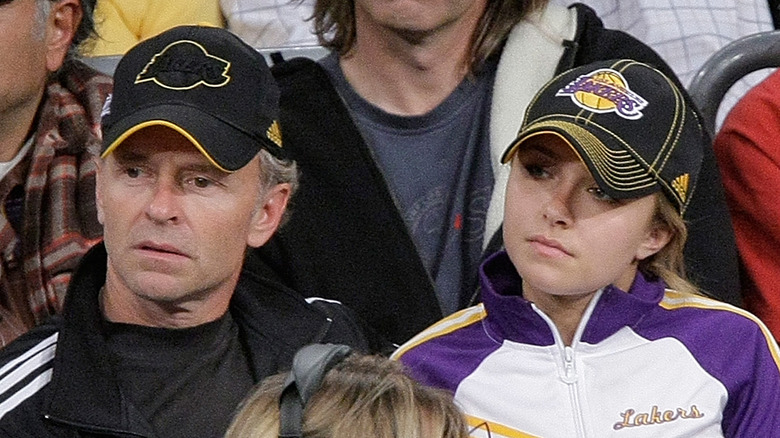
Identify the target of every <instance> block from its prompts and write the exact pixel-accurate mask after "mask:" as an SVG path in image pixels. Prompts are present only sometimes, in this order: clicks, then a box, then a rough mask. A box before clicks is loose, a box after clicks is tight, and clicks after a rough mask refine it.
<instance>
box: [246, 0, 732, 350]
mask: <svg viewBox="0 0 780 438" xmlns="http://www.w3.org/2000/svg"><path fill="white" fill-rule="evenodd" d="M312 20H313V24H314V28H315V29H316V32H317V34H318V37H319V41H320V43H321V44H322V45H323V46H325V47H326V48H328V49H329V50H330V53H329V54H328V55H327V56H325V57H324V58H323V59H320V60H318V61H313V60H309V59H291V60H288V62H284V63H281V64H277V65H276V66H275V67H274V76H275V77H276V78H277V80H278V82H279V84H280V88H281V93H282V94H281V100H280V104H281V106H282V120H281V125H282V127H283V128H284V131H285V139H286V140H285V141H286V143H285V149H286V150H287V151H288V152H289V153H290V155H291V156H292V157H293V158H295V160H296V162H297V163H298V164H299V166H300V169H301V173H302V174H303V175H304V176H303V179H304V181H303V183H302V184H301V189H300V191H299V192H298V194H297V197H296V200H295V205H296V212H297V214H295V215H294V216H293V217H292V219H291V220H290V222H289V223H288V225H287V227H286V229H285V230H283V231H282V232H281V233H279V234H278V235H277V236H275V237H274V239H273V240H272V241H271V242H270V245H269V246H266V247H264V248H261V249H259V250H257V252H258V253H259V254H260V255H261V256H262V259H263V260H264V261H266V263H267V265H268V266H269V269H272V270H273V271H274V272H276V273H277V274H278V275H279V277H280V278H281V279H282V280H283V281H284V282H286V283H287V284H289V285H290V286H292V287H293V288H295V289H298V290H304V291H307V293H309V294H311V295H314V296H321V297H325V298H329V299H334V300H337V301H340V302H342V303H344V304H346V305H347V306H349V307H350V308H352V309H354V310H355V312H356V313H357V314H358V315H360V316H361V317H362V318H363V319H364V320H365V321H367V322H368V323H369V324H370V325H371V326H372V327H373V328H374V329H375V330H376V331H377V332H379V334H381V335H383V336H385V337H386V338H387V339H388V340H390V341H392V342H394V343H402V342H405V341H406V340H408V339H409V338H410V337H411V336H413V335H414V334H416V333H418V332H419V331H420V330H422V329H424V328H425V327H427V326H428V325H430V324H432V323H433V322H435V321H436V320H438V319H440V318H441V317H442V316H446V315H449V314H452V313H453V312H455V311H457V310H459V309H462V308H464V307H466V306H468V305H470V304H471V303H472V302H473V300H474V298H475V296H476V290H477V283H478V279H477V277H478V275H477V272H478V267H479V264H480V262H481V261H482V260H484V257H486V256H487V255H489V254H491V253H492V252H494V251H495V250H496V249H498V248H500V247H501V246H502V234H501V232H500V228H501V223H502V213H503V205H504V203H503V200H504V189H505V187H506V180H507V177H508V175H509V166H505V165H503V164H502V163H500V161H499V158H500V156H501V152H502V151H503V148H504V146H505V145H506V144H507V143H509V141H511V139H513V138H514V136H515V135H516V134H517V130H518V128H519V127H520V125H521V123H522V118H521V117H518V115H521V114H523V112H524V110H525V108H526V106H527V105H528V103H529V102H530V101H531V98H532V97H533V95H534V93H535V92H536V91H537V90H538V89H539V88H540V87H541V86H542V85H544V83H545V82H546V81H548V80H549V79H550V78H552V77H553V76H555V75H556V74H558V73H560V72H562V71H564V70H566V69H568V68H571V67H573V66H577V65H582V64H586V63H588V62H592V61H596V60H603V59H611V58H631V59H636V60H638V61H642V62H645V63H648V64H650V65H653V66H656V67H657V68H659V69H660V70H662V71H664V72H665V73H667V74H668V76H669V77H670V78H672V79H673V80H675V81H676V79H674V78H675V76H674V74H673V73H672V72H671V69H670V68H669V67H668V66H667V65H666V63H665V62H664V61H663V60H662V59H661V58H660V57H658V55H656V54H655V53H654V52H653V51H652V50H651V49H650V48H649V47H648V46H646V45H645V44H643V43H641V42H640V41H638V40H636V39H634V38H633V37H630V36H629V35H627V34H625V33H623V32H618V31H614V30H609V29H605V28H604V27H603V26H602V24H601V21H600V20H599V18H598V17H597V15H596V14H595V13H594V12H593V11H592V10H591V9H589V8H588V7H586V6H584V5H581V4H580V5H575V6H573V7H572V8H569V9H567V8H565V7H562V6H559V5H556V4H548V2H547V1H546V0H522V1H519V0H490V1H488V0H430V1H402V0H399V1H378V0H318V1H317V2H316V3H315V5H314V15H313V19H312ZM714 163H715V159H714V156H713V154H712V150H711V147H709V146H707V149H706V150H705V159H704V165H703V167H702V169H703V170H702V179H701V180H702V185H701V187H700V192H701V193H700V194H701V195H702V196H701V197H699V198H695V199H694V201H693V203H692V204H691V206H690V209H689V217H690V218H691V221H692V222H691V223H692V225H691V227H690V230H689V231H690V233H689V234H690V239H689V242H688V243H687V244H686V253H685V254H686V259H687V260H688V261H689V267H690V268H691V274H692V276H693V278H694V279H696V280H697V281H698V282H699V285H700V286H701V287H702V288H703V289H705V290H707V291H709V292H711V293H712V294H714V295H715V296H718V297H720V298H722V299H724V300H728V299H733V298H734V296H736V295H738V293H737V292H738V288H737V275H738V269H737V255H736V246H735V244H734V236H733V231H732V229H731V224H730V221H729V215H728V211H727V207H726V203H725V199H724V198H723V193H722V191H721V190H720V184H721V183H720V180H719V175H718V173H717V168H716V167H715V165H714ZM713 242H715V243H713ZM713 246H717V248H718V251H713V250H712V248H713Z"/></svg>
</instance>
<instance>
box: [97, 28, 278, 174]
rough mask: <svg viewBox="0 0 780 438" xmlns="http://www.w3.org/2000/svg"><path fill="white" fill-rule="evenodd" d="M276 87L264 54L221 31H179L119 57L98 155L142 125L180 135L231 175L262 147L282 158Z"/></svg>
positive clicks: (107, 150) (173, 31) (166, 33)
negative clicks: (156, 126)
mask: <svg viewBox="0 0 780 438" xmlns="http://www.w3.org/2000/svg"><path fill="white" fill-rule="evenodd" d="M278 119H279V89H278V88H277V86H276V82H275V81H274V79H273V77H272V76H271V72H270V70H269V68H268V65H267V64H266V62H265V59H264V58H263V56H262V55H261V54H260V53H258V52H257V51H256V50H255V49H253V48H252V47H251V46H249V45H247V44H246V43H244V42H243V41H241V39H239V38H238V37H236V36H235V35H233V34H232V33H230V32H229V31H227V30H225V29H220V28H215V27H205V26H179V27H175V28H173V29H170V30H168V31H165V32H163V33H161V34H159V35H157V36H155V37H153V38H150V39H148V40H145V41H143V42H141V43H139V44H137V45H136V46H134V47H133V48H132V49H130V51H128V52H127V54H125V56H124V57H122V59H121V60H120V61H119V64H118V65H117V68H116V71H115V73H114V90H113V93H112V94H111V95H110V96H109V97H108V99H107V100H106V104H105V106H104V107H103V114H102V124H103V153H102V155H101V156H102V157H106V156H107V155H108V154H110V153H111V152H112V151H113V150H114V149H115V148H116V147H117V146H118V145H120V144H121V143H122V142H123V141H124V140H125V139H126V138H128V137H129V136H130V135H132V134H133V133H135V132H138V131H139V130H141V129H143V128H145V127H148V126H155V125H161V126H167V127H169V128H171V129H174V130H176V131H178V132H179V133H180V134H182V135H183V136H185V137H186V138H187V139H188V140H190V141H191V142H192V144H193V145H195V147H197V148H198V149H199V150H200V151H201V152H202V153H203V154H204V155H205V156H206V157H207V158H208V159H209V161H211V162H212V164H214V165H215V166H216V167H218V168H219V169H222V170H224V171H226V172H232V171H235V170H238V169H240V168H241V167H243V166H244V165H246V164H247V163H248V162H249V161H250V160H251V159H252V158H253V157H254V156H255V155H257V153H258V152H259V151H260V149H261V148H263V149H266V150H267V151H269V152H271V153H272V154H273V155H274V156H277V157H282V158H283V157H284V154H283V153H282V137H281V130H280V128H279V123H278Z"/></svg>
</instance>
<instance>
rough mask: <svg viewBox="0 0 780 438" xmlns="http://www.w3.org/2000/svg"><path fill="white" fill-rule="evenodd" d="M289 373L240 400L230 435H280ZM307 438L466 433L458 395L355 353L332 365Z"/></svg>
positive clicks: (307, 422) (313, 405) (444, 437)
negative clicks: (282, 396) (281, 399)
mask: <svg viewBox="0 0 780 438" xmlns="http://www.w3.org/2000/svg"><path fill="white" fill-rule="evenodd" d="M285 377H286V375H284V374H278V375H275V376H272V377H269V378H268V379H266V380H264V381H263V382H262V383H261V384H260V385H259V386H258V387H257V388H256V389H255V390H254V392H252V394H250V395H249V396H248V397H247V399H246V400H244V402H243V403H242V405H241V406H240V409H239V412H238V413H237V414H236V417H235V418H234V420H233V423H232V424H231V425H230V428H229V429H228V431H227V433H226V435H225V438H276V437H277V436H278V434H279V396H280V393H281V391H282V387H283V385H284V381H285ZM303 436H304V437H306V438H365V437H375V438H466V437H468V432H467V430H466V423H465V420H464V419H463V417H462V414H461V413H460V411H459V410H458V409H457V407H456V406H455V404H454V403H453V401H452V396H451V395H450V394H449V393H447V392H445V391H442V390H439V389H434V388H429V387H425V386H422V385H420V384H418V383H417V382H415V381H414V380H412V379H411V378H410V377H409V376H407V375H406V374H405V373H404V371H403V369H402V365H401V364H400V363H398V362H393V361H390V360H388V359H386V358H382V357H378V356H361V355H357V354H353V355H351V356H349V357H347V358H346V359H344V361H343V362H341V363H339V364H338V365H336V366H335V367H334V368H333V369H332V370H330V371H329V372H328V373H327V374H326V375H325V378H324V379H323V382H322V385H321V386H320V388H319V390H317V392H316V393H315V394H314V396H313V397H312V398H311V400H310V401H309V403H308V404H307V405H306V407H305V409H304V412H303Z"/></svg>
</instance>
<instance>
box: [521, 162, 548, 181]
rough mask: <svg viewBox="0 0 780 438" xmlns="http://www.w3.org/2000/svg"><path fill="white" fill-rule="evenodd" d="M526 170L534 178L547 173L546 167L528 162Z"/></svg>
mask: <svg viewBox="0 0 780 438" xmlns="http://www.w3.org/2000/svg"><path fill="white" fill-rule="evenodd" d="M525 171H526V172H528V174H529V175H531V176H532V177H534V178H541V177H544V176H546V175H547V171H546V170H545V169H544V167H542V166H539V165H537V164H526V166H525Z"/></svg>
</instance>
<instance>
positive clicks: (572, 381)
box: [533, 289, 603, 438]
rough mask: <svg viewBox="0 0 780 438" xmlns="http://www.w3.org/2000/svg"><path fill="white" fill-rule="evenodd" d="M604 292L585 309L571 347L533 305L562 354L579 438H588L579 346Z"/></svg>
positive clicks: (563, 373) (562, 372)
mask: <svg viewBox="0 0 780 438" xmlns="http://www.w3.org/2000/svg"><path fill="white" fill-rule="evenodd" d="M602 292H603V289H600V290H598V291H597V292H596V293H595V294H594V295H593V298H592V299H591V300H590V303H589V304H588V307H587V308H586V309H585V313H583V315H582V319H581V320H580V323H579V325H578V326H577V331H576V332H575V333H574V338H573V339H572V343H571V346H568V345H566V344H564V342H563V338H561V332H560V331H559V330H558V327H556V326H555V323H553V321H552V320H551V319H550V317H548V316H547V315H546V314H545V313H544V312H542V311H541V310H539V308H538V307H536V305H533V309H534V311H536V313H538V314H539V315H540V316H541V317H542V319H544V321H545V322H546V323H547V325H548V326H549V327H550V330H551V331H552V333H553V338H554V339H555V345H556V347H558V351H559V353H560V357H561V364H560V365H559V377H560V379H561V380H562V381H563V382H564V383H566V385H568V388H569V402H570V405H571V407H572V412H573V414H574V415H573V417H574V429H575V430H576V432H577V435H576V436H577V438H587V434H586V432H585V416H584V413H583V412H582V404H581V402H580V396H579V377H580V376H579V373H578V372H577V361H576V353H577V346H578V345H579V343H580V339H581V338H582V332H584V331H585V326H586V325H587V324H588V321H589V320H590V316H591V314H592V313H593V309H594V308H595V307H596V303H597V302H598V301H599V298H600V297H601V294H602Z"/></svg>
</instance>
